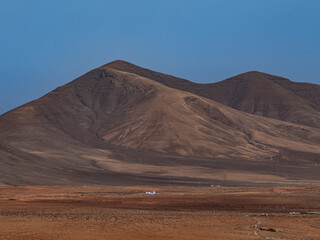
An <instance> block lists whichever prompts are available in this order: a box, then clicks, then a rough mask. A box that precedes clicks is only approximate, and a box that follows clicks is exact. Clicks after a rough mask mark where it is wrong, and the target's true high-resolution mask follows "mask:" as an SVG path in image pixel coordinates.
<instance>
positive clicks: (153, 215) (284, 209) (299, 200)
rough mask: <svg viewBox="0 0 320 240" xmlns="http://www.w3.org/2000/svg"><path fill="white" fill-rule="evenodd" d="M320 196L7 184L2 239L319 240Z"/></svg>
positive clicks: (298, 191)
mask: <svg viewBox="0 0 320 240" xmlns="http://www.w3.org/2000/svg"><path fill="white" fill-rule="evenodd" d="M148 190H155V191H156V192H157V194H156V195H145V194H144V192H145V191H148ZM319 194H320V188H319V187H312V188H311V187H310V188H305V187H278V188H271V187H260V188H258V187H250V188H246V187H237V188H236V187H210V188H203V187H198V188H195V187H194V188H187V187H153V188H150V187H2V188H0V239H1V240H2V239H22V240H25V239H259V238H260V239H266V238H269V239H319V238H320V215H319V214H317V212H319V210H320V201H319ZM310 212H315V213H314V214H311V213H310ZM269 228H272V229H275V230H276V232H272V231H268V229H269Z"/></svg>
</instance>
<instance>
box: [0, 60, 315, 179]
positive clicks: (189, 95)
mask: <svg viewBox="0 0 320 240" xmlns="http://www.w3.org/2000/svg"><path fill="white" fill-rule="evenodd" d="M118 63H119V62H118ZM133 70H135V69H133ZM133 70H132V71H133ZM139 71H142V72H139V73H140V75H139V74H136V73H132V72H131V71H128V72H126V71H124V70H123V69H122V70H118V69H114V68H112V67H111V68H110V65H107V67H106V65H104V66H102V67H100V68H96V69H94V70H92V71H90V72H88V73H86V74H84V75H83V76H81V77H79V78H77V79H75V80H73V81H71V82H70V83H68V84H66V85H64V86H61V87H58V88H57V89H55V90H53V91H52V92H50V93H48V94H46V95H45V96H43V97H41V98H39V99H38V100H35V101H32V102H30V103H27V104H25V105H23V106H21V107H18V108H16V109H14V110H12V111H9V112H7V113H6V114H3V115H1V116H0V132H1V134H0V168H1V169H5V173H4V174H3V175H2V176H1V177H0V184H1V183H2V184H6V185H8V184H9V185H28V184H35V185H39V184H40V185H42V184H49V185H51V184H71V185H73V184H75V185H77V184H80V185H81V184H120V185H121V184H154V183H157V184H166V183H167V181H168V178H170V182H171V183H175V184H182V185H183V184H195V183H196V182H201V184H208V183H209V182H211V183H212V182H215V183H218V182H219V183H221V181H223V182H224V184H258V183H259V184H261V183H264V184H266V183H268V182H270V181H271V182H278V183H279V182H283V183H288V182H291V183H292V182H297V183H302V182H303V181H307V182H308V183H313V182H317V181H318V180H319V176H318V174H317V170H318V168H317V166H318V165H317V164H318V162H319V160H318V159H319V156H320V150H319V149H320V148H319V145H320V129H318V128H314V127H312V126H305V125H301V124H296V123H290V122H285V121H281V120H278V119H272V118H266V117H264V116H257V115H254V114H248V113H246V112H244V111H239V110H237V109H233V108H231V107H229V106H226V105H224V104H222V103H219V102H216V101H214V100H212V99H209V98H206V97H204V96H201V95H198V94H196V93H194V92H190V91H184V90H181V89H177V88H173V87H170V86H167V85H166V84H163V83H161V82H159V81H160V80H163V81H164V82H166V83H168V82H170V81H172V80H174V79H175V77H173V76H170V77H167V76H169V75H165V74H162V75H161V74H160V73H157V74H158V75H157V74H155V73H154V72H152V71H151V72H149V71H150V70H147V72H144V71H145V70H141V69H140V70H139ZM255 74H257V73H254V72H253V75H255ZM141 75H147V77H144V76H141ZM152 78H154V79H152ZM157 80H158V81H157ZM233 81H235V80H233ZM178 83H185V82H184V81H183V79H182V80H181V81H178ZM180 86H181V85H180ZM182 86H183V85H182ZM188 86H189V87H190V85H188ZM194 86H196V87H195V89H196V90H199V89H197V87H198V85H197V84H195V85H194ZM272 86H273V85H272ZM200 90H201V89H200ZM301 169H304V171H305V172H301ZM252 174H257V176H259V180H258V179H257V180H256V181H253V180H252V178H250V179H251V180H248V179H247V178H246V176H252ZM226 176H227V177H226ZM226 178H227V179H228V180H226ZM290 179H291V180H290ZM292 179H296V180H292Z"/></svg>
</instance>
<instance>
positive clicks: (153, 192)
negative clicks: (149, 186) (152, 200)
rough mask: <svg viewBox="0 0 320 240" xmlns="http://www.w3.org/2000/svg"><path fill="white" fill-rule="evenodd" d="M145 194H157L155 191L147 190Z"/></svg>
mask: <svg viewBox="0 0 320 240" xmlns="http://www.w3.org/2000/svg"><path fill="white" fill-rule="evenodd" d="M145 194H156V192H155V191H152V192H145Z"/></svg>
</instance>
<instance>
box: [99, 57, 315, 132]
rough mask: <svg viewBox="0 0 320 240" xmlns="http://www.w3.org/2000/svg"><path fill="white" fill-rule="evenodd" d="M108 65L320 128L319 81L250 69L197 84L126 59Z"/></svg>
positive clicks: (237, 106) (248, 109) (247, 109)
mask: <svg viewBox="0 0 320 240" xmlns="http://www.w3.org/2000/svg"><path fill="white" fill-rule="evenodd" d="M105 67H108V68H113V69H117V70H121V71H125V72H131V73H135V74H138V75H140V76H143V77H147V78H150V79H152V80H155V81H157V82H160V83H162V84H164V85H166V86H169V87H172V88H176V89H180V90H183V91H188V92H192V93H195V94H197V95H200V96H203V97H206V98H209V99H211V100H215V101H217V102H220V103H222V104H224V105H227V106H229V107H232V108H235V109H238V110H241V111H245V112H248V113H252V114H256V115H260V116H264V117H270V118H275V119H279V120H283V121H287V122H292V123H298V124H303V125H307V126H312V127H317V128H319V127H320V107H319V106H320V86H319V85H316V84H309V83H295V82H292V81H290V80H288V79H285V78H282V77H277V76H273V75H269V74H265V73H261V72H248V73H244V74H240V75H238V76H235V77H232V78H229V79H227V80H224V81H222V82H217V83H211V84H196V83H193V82H190V81H187V80H184V79H181V78H176V77H173V76H170V75H166V74H162V73H157V72H154V71H151V70H148V69H144V68H141V67H138V66H136V65H133V64H131V63H128V62H125V61H115V62H111V63H109V64H107V65H104V66H102V67H101V68H105Z"/></svg>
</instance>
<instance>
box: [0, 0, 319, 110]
mask: <svg viewBox="0 0 320 240" xmlns="http://www.w3.org/2000/svg"><path fill="white" fill-rule="evenodd" d="M319 12H320V1H318V0H314V1H311V0H301V1H295V0H234V1H228V0H220V1H214V0H208V1H205V0H194V1H187V0H181V1H180V0H161V1H152V0H144V1H142V0H127V1H121V0H114V1H111V0H110V1H108V0H105V1H95V0H87V1H81V0H76V1H70V0H68V1H67V0H61V1H59V0H55V1H43V0H37V1H36V0H28V1H19V0H0V74H1V75H0V84H1V85H0V86H1V87H0V100H1V104H0V114H1V113H3V112H5V111H8V110H10V109H12V108H14V107H17V106H19V105H21V104H23V103H26V102H27V101H30V100H33V99H36V98H38V97H40V96H42V95H43V94H45V93H47V92H49V91H51V90H53V89H54V88H56V87H57V86H59V85H63V84H65V83H67V82H69V81H71V80H73V79H74V78H76V77H78V76H80V75H82V74H84V73H86V72H87V71H89V70H91V69H93V68H95V67H98V66H100V65H103V64H105V63H107V62H110V61H113V60H116V59H122V60H126V61H129V62H132V63H135V64H137V65H140V66H143V67H147V68H150V69H153V70H157V71H160V72H164V73H168V74H172V75H175V76H179V77H183V78H186V79H189V80H191V81H194V82H215V81H220V80H223V79H225V78H227V77H231V76H233V75H236V74H239V73H242V72H246V71H250V70H258V71H263V72H267V73H271V74H275V75H280V76H284V77H288V78H290V79H291V80H293V81H300V82H313V83H318V84H319V83H320V78H319V75H320V14H319Z"/></svg>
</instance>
